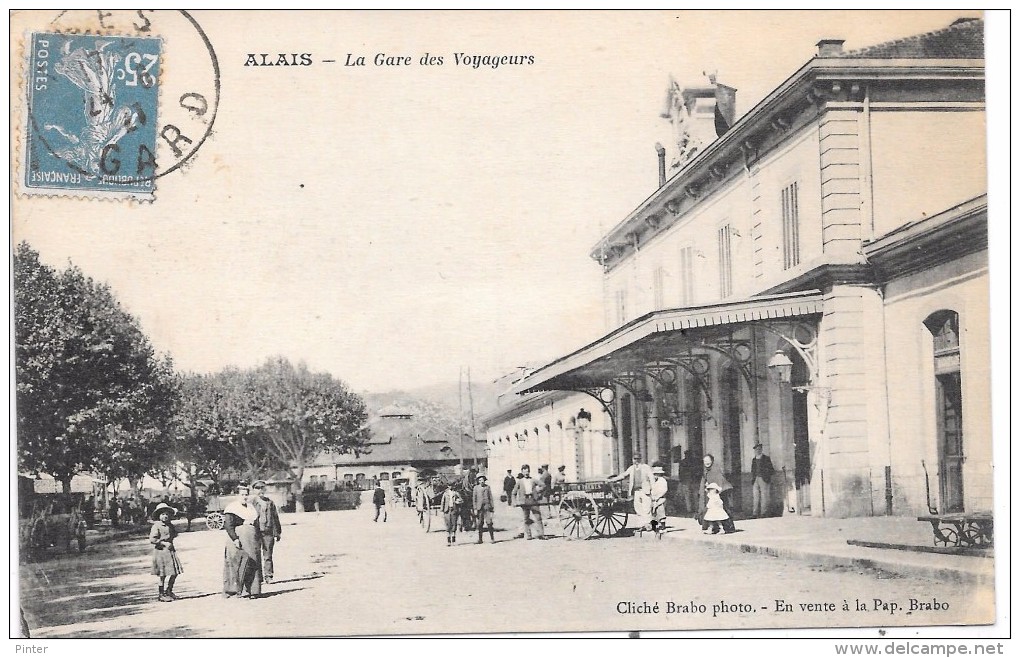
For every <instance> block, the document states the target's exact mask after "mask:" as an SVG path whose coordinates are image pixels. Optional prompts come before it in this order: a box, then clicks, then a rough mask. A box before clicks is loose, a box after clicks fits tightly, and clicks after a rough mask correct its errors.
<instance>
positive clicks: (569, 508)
mask: <svg viewBox="0 0 1020 658" xmlns="http://www.w3.org/2000/svg"><path fill="white" fill-rule="evenodd" d="M598 515H599V506H598V505H597V504H596V503H595V499H594V498H592V497H591V496H589V495H588V494H586V493H584V492H583V491H568V492H567V493H566V494H564V496H563V499H562V500H561V501H560V511H559V519H560V527H561V528H563V536H564V537H566V538H567V539H588V538H589V537H591V536H592V535H593V534H594V533H595V521H596V519H597V518H598Z"/></svg>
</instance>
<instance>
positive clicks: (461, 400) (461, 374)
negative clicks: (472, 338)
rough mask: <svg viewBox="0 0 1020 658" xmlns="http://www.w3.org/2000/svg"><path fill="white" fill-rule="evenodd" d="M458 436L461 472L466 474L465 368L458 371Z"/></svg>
mask: <svg viewBox="0 0 1020 658" xmlns="http://www.w3.org/2000/svg"><path fill="white" fill-rule="evenodd" d="M457 407H458V408H459V411H460V413H458V414H457V434H460V471H461V473H463V472H464V366H460V369H459V370H458V371H457Z"/></svg>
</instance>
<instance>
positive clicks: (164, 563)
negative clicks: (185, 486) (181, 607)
mask: <svg viewBox="0 0 1020 658" xmlns="http://www.w3.org/2000/svg"><path fill="white" fill-rule="evenodd" d="M175 516H177V510H176V509H174V508H173V507H170V506H169V505H167V504H166V503H160V504H159V505H157V506H156V508H155V509H154V510H152V518H153V519H154V521H153V524H152V529H151V530H149V543H150V544H152V573H153V575H156V576H159V600H160V601H163V602H167V601H176V600H177V595H176V594H174V580H176V579H177V576H178V575H179V574H182V573H184V568H183V567H181V561H180V560H179V559H178V558H177V549H176V548H174V538H175V537H177V530H176V529H174V526H173V524H172V523H171V522H170V521H171V519H173V518H174V517H175Z"/></svg>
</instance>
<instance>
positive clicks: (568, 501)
mask: <svg viewBox="0 0 1020 658" xmlns="http://www.w3.org/2000/svg"><path fill="white" fill-rule="evenodd" d="M561 487H562V489H561V490H560V491H559V492H556V493H554V494H553V496H552V498H551V499H550V504H554V505H557V508H558V517H559V521H560V527H561V528H563V536H564V537H566V538H567V539H588V538H590V537H594V536H596V535H597V536H600V537H610V536H613V535H616V534H619V533H620V532H622V531H623V530H624V529H625V528H626V527H627V518H628V517H629V516H630V515H631V514H635V513H636V512H635V510H634V498H633V497H631V496H630V492H629V491H628V490H627V489H628V487H627V482H626V481H621V482H608V481H606V480H598V481H589V482H568V483H565V484H563V485H561Z"/></svg>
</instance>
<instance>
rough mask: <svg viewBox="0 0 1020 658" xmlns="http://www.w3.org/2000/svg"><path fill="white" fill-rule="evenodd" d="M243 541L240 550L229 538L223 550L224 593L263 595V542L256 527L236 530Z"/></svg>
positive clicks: (240, 527) (242, 527)
mask: <svg viewBox="0 0 1020 658" xmlns="http://www.w3.org/2000/svg"><path fill="white" fill-rule="evenodd" d="M234 531H235V532H236V533H237V538H238V539H240V540H241V548H240V549H238V548H237V547H236V546H234V543H233V542H232V541H230V537H229V536H228V537H227V545H226V547H225V548H224V550H223V591H224V593H226V594H240V595H245V594H248V595H251V596H258V595H260V594H262V542H261V541H260V538H259V536H258V533H257V532H256V531H255V527H254V526H250V525H247V524H245V525H241V526H238V527H237V528H235V529H234Z"/></svg>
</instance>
